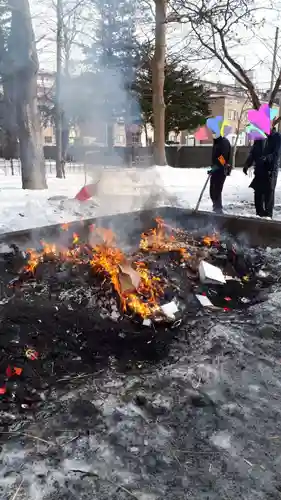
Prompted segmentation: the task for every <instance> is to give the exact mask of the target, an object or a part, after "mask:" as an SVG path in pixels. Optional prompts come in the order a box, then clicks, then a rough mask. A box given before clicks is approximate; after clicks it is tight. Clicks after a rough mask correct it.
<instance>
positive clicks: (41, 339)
mask: <svg viewBox="0 0 281 500" xmlns="http://www.w3.org/2000/svg"><path fill="white" fill-rule="evenodd" d="M136 241H137V240H136ZM136 241H135V242H134V243H133V245H131V247H130V248H128V245H127V249H121V248H122V247H121V246H120V245H121V244H122V241H121V242H118V234H114V233H113V231H112V230H110V229H108V228H102V227H98V226H94V225H92V227H91V228H90V233H89V237H88V238H87V240H83V238H81V237H80V235H79V234H78V233H73V231H72V229H71V228H69V226H68V225H63V226H61V236H60V238H57V241H56V242H46V241H43V240H41V242H40V245H38V246H37V247H36V248H26V249H25V250H24V251H23V250H20V249H19V248H18V247H17V246H16V245H12V247H11V249H10V250H11V251H9V252H6V253H5V254H4V255H3V266H4V268H5V271H6V273H5V274H4V280H5V286H4V284H3V283H4V281H3V282H2V292H3V297H2V301H1V303H2V309H3V310H2V322H1V325H0V347H1V362H0V376H1V379H0V398H1V399H0V405H3V406H4V407H5V408H8V407H9V406H10V405H13V406H14V405H19V406H20V408H21V409H26V410H28V409H30V408H31V407H33V405H34V403H38V402H41V400H42V397H43V399H44V397H45V396H44V395H43V396H42V394H43V392H42V391H46V390H47V391H50V390H51V388H52V387H53V385H55V384H57V383H58V382H60V383H63V382H64V381H65V380H68V379H69V377H73V376H78V375H81V374H85V373H92V372H94V371H98V370H99V369H100V368H101V367H102V366H103V365H104V363H108V362H109V361H110V360H112V359H114V360H115V363H117V365H119V368H122V370H124V369H126V370H128V369H133V368H135V367H136V366H143V365H144V364H147V363H151V362H152V363H155V362H156V361H158V360H159V359H161V358H163V357H165V356H167V353H168V349H169V345H170V344H171V342H172V341H173V340H174V339H175V338H176V337H177V336H179V335H180V332H181V329H182V327H185V326H186V325H187V324H189V323H190V322H191V321H194V320H195V319H196V318H197V317H198V315H199V316H201V315H202V314H207V315H208V314H214V313H216V314H228V313H229V312H231V311H232V310H234V309H245V308H247V307H248V306H249V305H252V304H254V303H257V302H259V301H263V300H264V299H265V297H266V294H265V292H266V290H267V289H268V287H269V286H270V285H271V284H272V283H273V282H274V280H273V278H272V276H271V275H270V273H269V272H268V271H264V269H265V268H266V262H265V259H264V258H263V256H262V253H261V252H260V251H259V250H258V249H256V250H255V251H253V250H252V251H249V250H248V251H245V249H242V248H241V247H239V245H237V244H235V243H234V242H233V240H232V239H229V238H226V237H222V236H220V235H219V234H209V235H206V236H201V237H200V236H198V235H195V234H194V233H192V232H190V231H186V230H184V229H181V228H177V227H173V226H172V225H170V224H167V223H165V221H164V220H162V219H161V218H156V220H155V222H154V227H153V228H150V229H148V230H146V231H144V232H142V233H141V234H139V240H138V243H137V244H136ZM66 242H67V243H66ZM2 274H3V273H2ZM12 274H13V275H14V277H13V278H12V279H11V275H12Z"/></svg>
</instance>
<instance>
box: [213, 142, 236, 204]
mask: <svg viewBox="0 0 281 500" xmlns="http://www.w3.org/2000/svg"><path fill="white" fill-rule="evenodd" d="M230 157H231V146H230V142H229V140H228V139H226V137H221V136H220V137H217V138H214V144H213V149H212V168H211V170H210V173H211V179H210V198H211V200H212V202H213V211H214V212H217V213H222V211H223V208H222V190H223V185H224V182H225V179H226V176H227V175H230V165H229V162H230Z"/></svg>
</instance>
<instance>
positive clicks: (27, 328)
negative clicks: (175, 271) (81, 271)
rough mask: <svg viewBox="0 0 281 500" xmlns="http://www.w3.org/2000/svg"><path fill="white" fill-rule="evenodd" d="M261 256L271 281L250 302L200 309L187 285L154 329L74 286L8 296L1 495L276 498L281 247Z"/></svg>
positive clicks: (1, 343)
mask: <svg viewBox="0 0 281 500" xmlns="http://www.w3.org/2000/svg"><path fill="white" fill-rule="evenodd" d="M243 252H244V254H245V249H243ZM243 252H242V253H243ZM261 256H262V258H261ZM251 258H253V252H252V254H251ZM257 261H258V262H259V265H258V267H261V266H262V268H263V269H265V270H266V271H267V272H269V274H270V276H271V277H272V279H271V280H270V283H261V282H260V281H258V282H257V280H255V282H254V283H251V284H250V285H251V286H250V285H249V287H248V292H247V296H248V300H249V302H248V304H247V307H245V306H242V304H241V303H240V302H239V300H238V298H237V300H236V299H235V300H234V299H233V304H232V306H233V307H234V309H233V310H232V308H230V310H228V311H222V310H220V311H217V312H209V313H208V312H206V311H205V310H201V309H200V308H199V307H198V304H197V303H196V304H195V302H194V301H193V300H192V298H191V295H190V290H189V288H188V287H186V288H184V287H182V289H181V291H180V292H179V293H178V299H179V300H180V301H181V304H182V310H181V318H182V322H181V323H180V324H178V323H176V324H169V325H168V324H162V325H158V326H157V327H155V329H150V328H145V327H143V326H142V325H141V322H139V321H138V320H137V318H131V317H129V316H128V317H121V316H120V317H119V318H118V317H117V318H116V315H115V316H114V317H115V320H114V321H113V319H112V314H111V313H110V314H109V313H108V308H107V309H106V308H105V307H104V303H99V304H97V303H96V302H93V300H92V297H93V288H91V289H90V293H88V291H87V287H85V284H83V286H80V287H79V286H78V284H77V283H74V281H75V280H73V287H70V288H69V289H68V290H66V291H65V299H64V300H61V299H59V298H58V295H57V293H56V291H54V293H51V294H50V289H49V287H44V286H41V287H40V286H39V287H38V286H37V285H34V286H33V289H32V290H30V289H29V288H28V287H26V288H25V287H23V289H22V290H20V291H18V292H17V294H16V296H15V297H14V298H13V299H12V300H10V301H8V302H7V303H6V304H3V307H2V310H1V324H0V349H1V354H0V373H1V374H2V381H1V383H0V386H2V385H3V384H4V378H5V377H4V376H5V370H6V369H7V366H8V365H10V366H11V367H14V366H15V367H17V368H22V369H23V371H22V373H21V374H20V375H19V376H17V375H15V376H13V377H11V378H9V380H8V382H7V393H6V394H5V395H3V396H1V403H0V411H1V413H0V418H1V422H0V423H1V433H0V440H1V441H0V443H1V463H2V465H1V468H0V488H1V489H0V493H1V495H2V496H1V498H3V499H6V498H7V499H10V498H13V495H14V494H15V493H16V490H17V487H18V486H19V485H21V488H20V490H19V492H18V493H17V496H16V498H17V499H18V500H23V499H31V500H33V499H35V500H37V499H39V498H40V499H42V500H55V499H56V500H66V499H70V500H71V499H74V498H79V499H83V500H88V499H89V500H90V499H91V500H94V499H98V500H105V499H109V498H110V499H113V500H115V499H116V500H117V499H118V500H123V499H124V500H127V499H129V498H135V499H139V500H160V499H162V498H164V497H165V498H166V499H167V500H176V499H177V500H178V499H189V500H195V499H196V500H198V499H199V500H201V499H202V500H207V499H208V500H225V499H233V500H234V499H235V500H236V499H237V497H240V498H241V499H245V500H254V499H255V500H256V499H268V500H269V499H270V500H273V499H280V498H281V467H280V465H281V464H280V462H281V443H280V441H281V424H280V411H281V403H280V397H281V383H280V380H281V350H280V328H279V324H280V317H281V316H280V299H281V288H280V285H279V278H280V277H281V265H280V252H279V253H278V252H275V253H273V252H269V251H268V252H266V253H262V254H261V252H258V259H257ZM3 268H4V265H3V263H2V272H1V276H2V279H3V281H5V282H7V281H9V279H10V278H11V276H10V275H9V274H8V273H4V271H3ZM175 279H176V278H175ZM178 279H179V280H180V279H181V277H178ZM74 285H75V286H74ZM269 285H270V286H269ZM91 286H92V287H95V286H98V283H91ZM213 291H214V290H213ZM227 292H228V293H229V294H230V293H231V292H232V293H233V295H235V291H234V290H233V289H232V290H227ZM173 293H174V294H175V289H173V291H171V290H168V292H167V294H168V296H167V297H165V300H169V299H171V298H172V294H173ZM225 294H226V291H225V293H224V294H223V295H225ZM223 295H222V296H221V297H219V296H216V300H217V303H218V305H219V303H220V301H221V300H222V299H223ZM237 295H239V294H237ZM60 297H61V296H60ZM100 297H101V295H100V294H99V299H100V300H102V299H101V298H100ZM112 297H113V293H112V290H111V289H106V291H105V293H104V298H105V299H106V303H107V304H109V305H110V309H111V312H112V310H114V311H115V303H114V301H113V300H112ZM4 302H5V301H4ZM97 307H98V308H99V311H101V310H102V311H103V314H102V316H101V315H100V313H99V314H98V311H97ZM28 347H32V348H33V349H34V350H35V351H36V352H38V359H35V360H30V359H27V358H26V356H24V355H23V353H24V352H25V349H26V348H28Z"/></svg>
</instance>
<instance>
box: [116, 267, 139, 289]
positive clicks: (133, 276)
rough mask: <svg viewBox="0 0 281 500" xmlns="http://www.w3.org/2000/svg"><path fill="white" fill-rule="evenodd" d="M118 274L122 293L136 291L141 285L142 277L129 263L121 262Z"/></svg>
mask: <svg viewBox="0 0 281 500" xmlns="http://www.w3.org/2000/svg"><path fill="white" fill-rule="evenodd" d="M119 268H120V272H119V274H118V279H119V284H120V290H121V293H133V292H136V291H137V290H138V288H139V286H140V282H141V277H140V275H139V273H138V272H137V271H135V270H134V269H133V268H132V267H131V266H130V265H129V264H120V266H119Z"/></svg>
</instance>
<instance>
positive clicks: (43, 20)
mask: <svg viewBox="0 0 281 500" xmlns="http://www.w3.org/2000/svg"><path fill="white" fill-rule="evenodd" d="M259 1H262V0H259ZM71 2H73V4H77V0H67V5H70V6H71ZM276 2H278V0H276ZM30 7H31V11H32V16H33V27H34V30H35V37H36V39H37V40H39V42H38V44H37V47H38V55H39V59H40V65H41V70H50V71H54V70H55V26H56V25H55V0H41V1H40V2H38V0H30ZM260 17H266V22H265V25H264V27H263V28H260V27H259V29H258V30H256V31H255V32H254V33H253V32H251V30H248V31H247V32H246V31H244V32H243V33H242V32H241V33H240V38H241V39H242V44H241V48H240V49H239V50H238V49H235V57H236V59H237V61H238V62H240V63H241V64H242V65H243V67H244V68H245V69H252V68H253V69H254V70H255V79H256V82H257V84H258V87H259V88H262V89H267V88H269V86H270V79H271V66H272V59H273V47H274V37H275V29H276V27H277V26H278V25H279V26H280V33H279V44H278V51H277V54H278V58H277V62H279V64H280V66H281V23H280V17H281V16H278V15H277V13H276V11H275V10H274V11H273V10H266V11H263V12H261V13H260ZM93 25H94V20H93V19H91V18H90V17H89V14H88V13H87V11H86V9H84V11H83V20H82V22H80V26H79V22H78V26H77V31H78V32H79V34H78V35H77V37H76V42H75V47H74V50H73V53H72V59H73V61H72V69H73V70H74V71H75V70H76V71H77V68H79V61H81V50H80V49H79V47H78V45H79V42H80V41H82V42H84V43H89V42H90V36H91V34H92V32H93ZM145 29H146V28H145V27H144V28H142V30H143V31H145ZM169 31H170V33H169V36H168V40H169V46H170V48H171V49H172V50H173V51H178V50H183V49H182V48H183V47H184V46H186V48H185V50H184V51H183V53H184V56H185V57H186V59H187V61H190V53H189V50H188V47H189V37H188V28H187V27H186V25H176V26H174V25H173V26H171V27H170V29H169ZM87 33H88V34H89V36H88V35H87ZM244 42H246V43H244ZM205 54H206V52H205V51H204V52H202V59H204V55H205ZM233 54H234V53H232V55H233ZM190 64H191V66H193V67H194V68H195V69H197V70H198V71H200V76H201V78H202V79H210V80H212V81H221V82H225V83H233V77H232V76H231V75H229V74H227V72H226V71H220V70H219V64H218V62H217V61H215V60H214V61H212V62H211V63H209V62H208V63H206V61H204V60H201V61H196V63H192V58H191V62H190ZM276 71H277V70H276Z"/></svg>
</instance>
